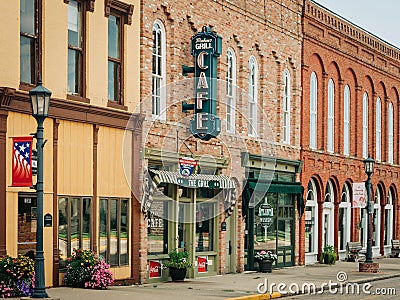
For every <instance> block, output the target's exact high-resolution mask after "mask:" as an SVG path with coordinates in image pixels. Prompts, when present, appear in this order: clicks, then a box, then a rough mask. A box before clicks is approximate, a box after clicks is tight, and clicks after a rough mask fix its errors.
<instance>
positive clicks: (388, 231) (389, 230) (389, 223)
mask: <svg viewBox="0 0 400 300" xmlns="http://www.w3.org/2000/svg"><path fill="white" fill-rule="evenodd" d="M384 237H385V243H384V244H385V246H389V247H390V246H391V240H392V238H393V193H392V189H389V194H388V198H387V204H386V206H385V232H384ZM388 250H389V251H390V248H389V249H388Z"/></svg>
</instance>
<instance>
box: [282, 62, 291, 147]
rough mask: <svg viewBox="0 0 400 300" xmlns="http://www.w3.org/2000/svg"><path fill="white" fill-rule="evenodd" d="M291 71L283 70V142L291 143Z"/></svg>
mask: <svg viewBox="0 0 400 300" xmlns="http://www.w3.org/2000/svg"><path fill="white" fill-rule="evenodd" d="M290 98H291V90H290V73H289V71H288V70H287V69H286V70H285V71H284V72H283V142H284V143H287V144H290Z"/></svg>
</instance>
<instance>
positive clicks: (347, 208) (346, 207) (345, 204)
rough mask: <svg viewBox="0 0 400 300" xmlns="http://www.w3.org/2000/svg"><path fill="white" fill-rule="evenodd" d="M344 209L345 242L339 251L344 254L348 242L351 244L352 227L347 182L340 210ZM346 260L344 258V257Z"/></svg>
mask: <svg viewBox="0 0 400 300" xmlns="http://www.w3.org/2000/svg"><path fill="white" fill-rule="evenodd" d="M341 208H342V209H344V217H345V218H346V219H345V221H346V222H345V223H346V224H345V230H344V234H345V242H344V244H343V247H344V248H343V249H339V251H342V252H343V253H344V252H346V245H347V242H350V227H351V201H350V188H349V184H348V183H347V182H346V183H345V184H344V186H343V193H342V201H341V202H340V204H339V209H341ZM338 246H339V247H340V242H339V241H338ZM343 258H344V257H343Z"/></svg>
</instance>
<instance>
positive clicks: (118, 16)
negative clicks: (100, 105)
mask: <svg viewBox="0 0 400 300" xmlns="http://www.w3.org/2000/svg"><path fill="white" fill-rule="evenodd" d="M105 4H106V5H105V16H106V17H107V18H108V100H110V101H111V103H117V104H122V105H123V104H124V99H123V91H124V78H123V74H124V50H123V49H124V24H128V25H131V24H132V14H133V5H131V4H126V3H124V2H121V1H119V0H107V1H106V2H105Z"/></svg>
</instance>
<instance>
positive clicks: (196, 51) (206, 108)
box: [190, 27, 222, 141]
mask: <svg viewBox="0 0 400 300" xmlns="http://www.w3.org/2000/svg"><path fill="white" fill-rule="evenodd" d="M191 49H192V55H193V56H194V58H195V67H194V72H195V104H194V119H193V120H191V122H190V130H191V132H192V134H193V135H194V136H195V137H197V138H200V139H202V140H206V141H208V140H210V139H211V138H213V137H216V136H217V135H218V134H219V133H220V131H221V120H220V119H219V118H218V117H217V115H216V113H217V105H216V102H217V100H216V97H217V62H218V61H217V59H218V57H219V56H220V55H221V50H222V38H221V37H220V36H218V35H216V34H215V33H213V32H211V31H210V29H208V28H206V27H203V31H202V32H199V33H197V34H196V35H194V36H193V38H192V45H191Z"/></svg>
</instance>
